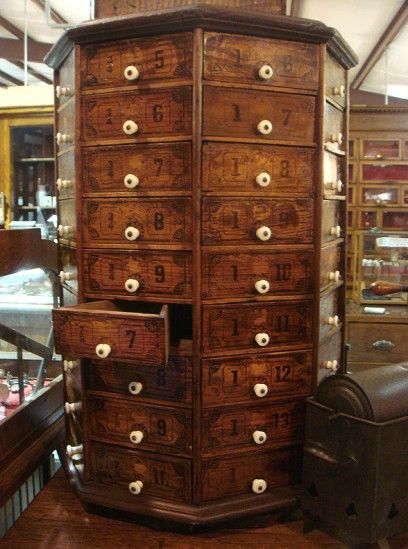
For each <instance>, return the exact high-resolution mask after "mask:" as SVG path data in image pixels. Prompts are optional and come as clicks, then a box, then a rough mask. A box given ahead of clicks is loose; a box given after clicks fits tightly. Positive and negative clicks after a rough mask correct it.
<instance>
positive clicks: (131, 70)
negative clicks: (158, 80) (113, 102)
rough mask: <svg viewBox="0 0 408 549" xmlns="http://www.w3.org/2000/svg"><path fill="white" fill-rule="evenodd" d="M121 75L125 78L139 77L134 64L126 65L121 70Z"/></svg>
mask: <svg viewBox="0 0 408 549" xmlns="http://www.w3.org/2000/svg"><path fill="white" fill-rule="evenodd" d="M123 75H124V77H125V78H126V80H130V81H132V80H137V79H138V78H139V70H138V68H137V67H135V66H134V65H128V66H127V67H126V69H125V70H124V71H123Z"/></svg>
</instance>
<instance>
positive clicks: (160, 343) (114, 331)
mask: <svg viewBox="0 0 408 549" xmlns="http://www.w3.org/2000/svg"><path fill="white" fill-rule="evenodd" d="M146 308H147V309H148V307H146ZM150 309H151V310H153V311H157V312H156V313H154V312H149V313H145V312H133V313H130V312H126V311H121V310H119V309H118V307H117V306H116V305H114V304H113V303H111V302H110V301H95V302H92V303H84V304H82V305H78V306H76V307H63V308H61V309H55V310H54V311H53V320H54V332H55V348H56V350H57V352H58V353H59V354H62V355H64V357H65V358H66V359H75V358H80V357H88V358H94V359H96V358H98V357H99V356H100V355H99V354H98V353H97V348H96V347H97V346H99V345H100V344H104V345H109V346H110V349H111V350H110V353H109V354H108V355H107V356H106V357H105V358H108V357H109V359H110V360H129V361H130V360H131V361H133V362H139V363H140V364H144V365H154V366H164V365H165V364H166V362H167V349H168V343H167V341H168V321H167V316H168V312H167V307H166V305H163V306H162V307H161V306H156V307H154V306H152V305H151V306H150ZM148 310H149V309H148ZM98 348H99V347H98ZM102 359H103V358H101V360H102Z"/></svg>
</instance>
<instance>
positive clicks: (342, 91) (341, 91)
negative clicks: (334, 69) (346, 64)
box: [332, 85, 346, 97]
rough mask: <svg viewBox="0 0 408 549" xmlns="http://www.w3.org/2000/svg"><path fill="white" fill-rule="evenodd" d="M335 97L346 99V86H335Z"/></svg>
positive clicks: (333, 90)
mask: <svg viewBox="0 0 408 549" xmlns="http://www.w3.org/2000/svg"><path fill="white" fill-rule="evenodd" d="M332 93H333V95H338V96H339V97H345V95H346V86H343V85H342V86H334V87H333V89H332Z"/></svg>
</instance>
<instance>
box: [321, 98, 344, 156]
mask: <svg viewBox="0 0 408 549" xmlns="http://www.w3.org/2000/svg"><path fill="white" fill-rule="evenodd" d="M324 120H325V121H324V137H323V139H324V145H325V147H326V149H328V150H330V151H333V152H334V153H337V154H342V155H345V154H346V145H347V143H346V142H345V133H344V121H345V114H344V113H343V112H342V111H339V110H338V109H336V107H333V106H332V105H330V103H325V105H324Z"/></svg>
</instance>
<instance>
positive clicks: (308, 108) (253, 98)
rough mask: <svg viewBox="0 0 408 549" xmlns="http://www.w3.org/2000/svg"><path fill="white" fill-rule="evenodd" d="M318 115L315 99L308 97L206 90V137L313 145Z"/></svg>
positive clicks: (250, 91)
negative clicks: (240, 138) (254, 139)
mask: <svg viewBox="0 0 408 549" xmlns="http://www.w3.org/2000/svg"><path fill="white" fill-rule="evenodd" d="M314 111H315V98H314V97H310V96H307V95H292V94H284V93H277V92H259V91H257V90H236V89H228V90H225V88H216V87H213V86H206V87H205V88H204V112H205V116H204V120H203V124H204V126H203V133H204V135H205V136H208V137H213V136H214V137H215V136H217V137H218V136H221V137H242V138H251V137H252V138H258V139H264V140H267V141H285V142H288V143H293V144H296V143H298V144H303V143H310V144H312V143H313V142H314V122H315V116H314ZM261 122H262V123H261Z"/></svg>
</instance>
